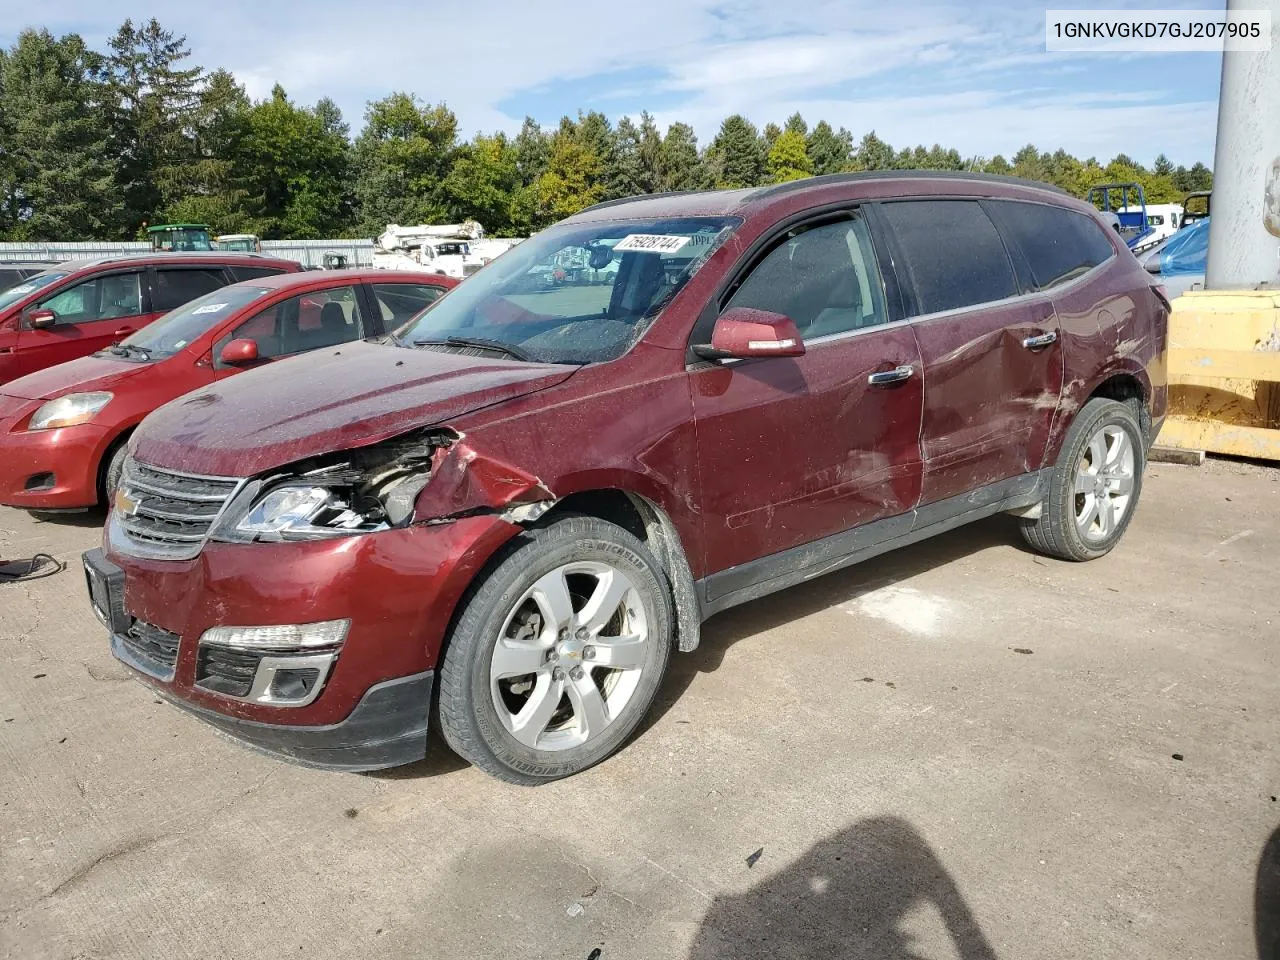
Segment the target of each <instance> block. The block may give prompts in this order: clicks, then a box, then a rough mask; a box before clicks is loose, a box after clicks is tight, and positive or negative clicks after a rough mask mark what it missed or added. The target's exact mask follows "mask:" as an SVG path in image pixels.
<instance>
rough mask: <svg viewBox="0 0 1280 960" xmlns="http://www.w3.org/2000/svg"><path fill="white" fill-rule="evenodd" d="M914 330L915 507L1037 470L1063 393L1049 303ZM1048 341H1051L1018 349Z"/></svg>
mask: <svg viewBox="0 0 1280 960" xmlns="http://www.w3.org/2000/svg"><path fill="white" fill-rule="evenodd" d="M913 327H914V329H915V332H916V336H917V338H918V339H919V342H920V353H921V355H922V356H923V358H924V369H925V394H924V420H923V425H922V429H921V433H920V446H921V451H922V454H923V456H924V480H923V492H922V496H921V503H932V502H934V501H935V500H944V499H946V498H947V497H953V496H957V495H959V494H962V493H965V492H966V491H968V490H972V489H974V488H976V487H981V486H985V485H986V484H989V483H995V482H997V481H1000V480H1005V479H1008V478H1009V477H1014V476H1017V475H1019V474H1022V473H1027V472H1029V471H1032V470H1038V469H1039V468H1040V467H1041V466H1042V465H1043V462H1044V455H1045V447H1046V444H1047V442H1048V439H1049V435H1050V428H1051V427H1052V425H1053V418H1054V414H1055V412H1056V411H1057V408H1058V401H1059V397H1060V396H1061V393H1062V381H1063V347H1062V341H1061V336H1060V334H1059V331H1058V321H1057V316H1056V314H1055V311H1054V307H1053V304H1052V302H1051V301H1050V300H1049V299H1048V298H1046V297H1034V298H1019V299H1016V300H1011V301H1008V302H1006V303H997V304H988V305H983V306H979V307H974V308H972V309H966V310H959V311H953V312H950V313H947V314H941V315H938V316H934V317H925V318H922V319H919V320H916V321H915V322H914V323H913ZM1047 334H1055V335H1058V339H1057V340H1055V341H1054V342H1053V343H1050V344H1049V345H1048V346H1045V347H1043V348H1038V349H1036V348H1033V347H1032V346H1027V345H1026V342H1027V341H1028V339H1029V338H1032V337H1043V336H1045V335H1047Z"/></svg>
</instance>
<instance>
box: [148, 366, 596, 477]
mask: <svg viewBox="0 0 1280 960" xmlns="http://www.w3.org/2000/svg"><path fill="white" fill-rule="evenodd" d="M576 369H577V368H576V367H570V366H561V365H556V364H535V363H521V362H518V361H508V360H487V359H479V358H476V357H465V356H460V355H458V354H451V353H441V352H439V351H435V350H414V349H402V348H397V347H393V346H391V345H389V344H377V343H364V342H357V343H351V344H344V345H343V346H342V347H340V348H338V349H332V350H321V351H317V352H315V353H310V354H306V355H304V356H301V357H295V358H293V359H290V360H285V361H281V362H279V363H270V364H266V365H264V366H262V367H260V368H258V369H255V370H250V371H246V372H245V373H242V374H239V375H237V376H234V377H230V378H228V379H227V380H224V381H222V382H220V383H218V384H216V385H214V386H213V387H210V388H208V389H201V390H198V391H195V392H193V393H189V394H187V395H186V396H183V397H179V398H178V399H177V400H174V401H173V402H172V403H168V404H166V405H165V406H163V407H161V408H160V409H159V410H157V411H155V412H154V413H153V414H151V415H150V416H149V417H147V419H146V420H144V421H143V422H142V425H141V426H140V427H139V428H138V431H137V433H136V434H135V436H134V452H135V454H136V456H137V457H138V459H140V460H142V461H144V462H145V463H150V464H154V465H156V466H161V467H168V468H169V469H173V470H183V471H185V472H187V473H197V474H205V475H208V476H224V477H248V476H253V475H254V474H257V473H261V472H262V471H264V470H269V469H272V468H274V467H280V466H284V465H285V464H289V463H293V462H295V461H297V460H301V459H304V458H306V457H312V456H316V455H318V454H322V453H331V452H334V451H338V450H347V449H351V448H354V447H360V446H364V445H366V444H370V443H376V442H377V441H379V440H384V439H386V438H387V437H393V436H396V435H397V434H401V433H405V432H407V431H409V430H412V429H414V428H416V427H426V426H432V425H434V424H439V423H443V422H444V421H446V420H448V419H449V418H451V417H456V416H459V415H461V414H464V413H468V412H470V411H472V410H476V409H479V408H480V407H486V406H490V405H491V404H495V403H501V402H502V401H504V400H510V399H513V398H515V397H520V396H525V395H526V394H530V393H533V392H535V391H537V390H543V389H545V388H547V387H550V386H554V385H555V384H557V383H562V382H563V381H565V380H567V379H568V378H569V377H570V376H572V375H573V373H574V371H575V370H576Z"/></svg>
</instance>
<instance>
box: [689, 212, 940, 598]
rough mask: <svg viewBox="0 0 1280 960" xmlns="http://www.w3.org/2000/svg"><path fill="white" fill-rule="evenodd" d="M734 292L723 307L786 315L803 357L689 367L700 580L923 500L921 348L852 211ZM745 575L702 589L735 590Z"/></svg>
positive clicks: (814, 231)
mask: <svg viewBox="0 0 1280 960" xmlns="http://www.w3.org/2000/svg"><path fill="white" fill-rule="evenodd" d="M739 283H740V285H739V286H737V289H736V290H735V291H732V292H731V293H730V294H729V295H728V296H727V298H725V299H724V301H723V303H722V310H723V309H728V308H729V307H736V306H741V307H755V308H757V309H762V310H770V311H774V312H776V313H782V314H785V315H787V316H789V317H791V318H792V319H793V320H794V321H795V322H796V324H797V326H798V328H799V331H800V335H801V337H802V338H803V339H804V343H805V349H806V352H805V354H804V356H801V357H795V358H786V357H770V358H762V359H753V360H742V361H738V362H729V363H723V364H710V363H702V364H697V365H695V366H693V367H691V369H690V375H689V376H690V383H691V387H692V391H693V405H694V416H695V418H696V423H697V435H698V462H699V473H700V483H701V493H702V496H701V498H700V499H701V506H702V512H703V517H704V518H705V519H704V523H705V528H704V531H705V543H706V557H705V560H706V570H707V572H708V573H717V572H721V571H725V570H726V569H727V568H731V567H735V566H738V565H740V564H746V563H749V562H750V561H754V560H759V559H761V558H763V557H767V556H769V555H771V554H778V553H779V552H781V551H785V550H788V549H790V548H793V547H797V546H800V545H802V544H806V543H810V542H812V541H815V540H819V539H821V538H823V537H827V536H830V535H833V534H837V533H841V532H843V531H846V530H849V529H850V528H852V527H856V526H859V525H861V524H865V523H868V522H870V521H873V520H878V519H881V518H885V517H891V516H895V515H905V514H908V512H909V511H910V510H911V509H912V508H913V507H914V506H915V504H916V500H917V498H918V496H919V492H920V449H919V443H918V436H919V432H920V409H921V396H922V378H921V376H920V357H919V352H918V350H917V347H916V341H915V337H914V336H913V334H912V332H911V327H910V325H909V324H907V323H904V322H901V321H899V322H893V321H895V320H897V319H898V318H897V317H895V316H894V315H891V314H890V312H889V311H888V309H887V308H886V296H885V292H884V286H883V283H882V280H881V274H880V271H879V269H878V266H877V261H876V257H875V254H874V251H873V249H872V245H871V240H870V235H869V231H868V229H867V225H866V222H865V221H864V219H863V218H862V217H861V215H859V214H858V213H857V212H856V211H850V212H844V213H841V214H837V215H824V217H823V218H822V219H819V220H815V221H813V222H810V223H807V224H802V225H800V226H797V227H794V228H792V229H789V230H788V231H787V232H786V233H785V234H783V235H782V236H780V237H777V238H775V239H774V241H773V242H772V245H771V246H770V247H768V248H766V252H764V253H763V255H762V256H761V257H759V258H757V260H756V262H755V264H754V265H753V266H752V267H751V268H750V270H749V272H748V273H747V274H746V275H745V278H743V279H740V281H739ZM890 371H900V374H894V375H893V377H892V378H891V379H890V378H884V377H877V378H875V381H879V380H884V379H889V382H884V383H879V384H877V383H876V382H875V381H873V379H872V375H873V374H877V373H880V374H884V373H886V372H890ZM909 528H910V521H909V519H908V520H907V521H906V527H905V528H904V530H903V531H902V532H906V529H909ZM779 562H780V563H782V564H783V565H785V564H786V563H788V562H789V561H787V560H786V559H785V558H781V559H780V561H779ZM796 562H800V561H799V560H797V561H796ZM753 566H754V569H752V568H747V569H745V570H743V571H741V577H739V576H738V574H736V573H735V574H731V575H730V576H728V577H727V578H726V577H720V578H717V581H718V582H716V583H715V584H714V585H709V588H708V589H709V590H710V591H712V592H713V593H715V594H716V595H719V594H721V593H729V592H732V591H733V590H735V589H739V588H741V587H742V586H744V585H745V584H746V583H748V582H750V581H752V580H754V579H758V578H759V577H760V576H761V575H762V567H761V566H760V565H753ZM711 599H715V596H712V597H711Z"/></svg>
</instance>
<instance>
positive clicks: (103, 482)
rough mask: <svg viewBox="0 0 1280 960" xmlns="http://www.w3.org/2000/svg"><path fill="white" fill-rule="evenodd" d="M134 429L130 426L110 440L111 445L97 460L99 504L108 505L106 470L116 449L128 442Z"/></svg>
mask: <svg viewBox="0 0 1280 960" xmlns="http://www.w3.org/2000/svg"><path fill="white" fill-rule="evenodd" d="M136 429H137V427H130V428H129V429H127V430H125V431H124V432H123V433H121V434H120V436H118V437H116V438H115V439H114V440H112V441H111V446H109V447H107V449H106V451H105V452H104V453H103V454H102V459H101V460H99V461H98V502H99V503H100V504H103V505H105V506H109V504H107V470H108V469H110V467H111V458H112V457H114V456H115V455H116V451H118V450H119V449H120V448H121V447H122V446H124V445H125V444H126V443H128V442H129V438H130V437H131V436H133V431H134V430H136Z"/></svg>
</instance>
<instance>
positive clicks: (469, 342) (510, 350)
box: [413, 337, 533, 363]
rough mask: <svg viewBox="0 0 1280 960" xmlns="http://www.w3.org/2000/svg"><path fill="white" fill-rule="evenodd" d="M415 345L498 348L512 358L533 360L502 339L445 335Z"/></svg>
mask: <svg viewBox="0 0 1280 960" xmlns="http://www.w3.org/2000/svg"><path fill="white" fill-rule="evenodd" d="M413 345H414V346H415V347H476V348H477V349H480V350H497V351H499V352H500V353H505V354H506V355H507V356H508V357H510V358H511V359H512V360H523V361H525V362H526V363H528V362H531V361H532V359H533V358H532V357H530V356H529V355H528V354H527V353H525V352H524V351H523V350H521V349H520V348H519V347H513V346H511V344H509V343H503V342H502V341H501V340H484V339H481V338H479V337H445V338H444V339H443V340H415V341H413Z"/></svg>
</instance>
